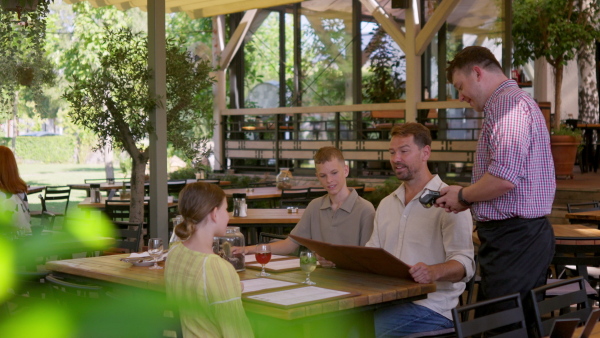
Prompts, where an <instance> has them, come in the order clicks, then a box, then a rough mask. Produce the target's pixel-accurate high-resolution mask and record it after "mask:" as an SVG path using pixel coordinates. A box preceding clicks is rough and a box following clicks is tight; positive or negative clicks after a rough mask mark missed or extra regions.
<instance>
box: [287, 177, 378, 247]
mask: <svg viewBox="0 0 600 338" xmlns="http://www.w3.org/2000/svg"><path fill="white" fill-rule="evenodd" d="M350 190H352V192H351V193H350V196H348V198H346V200H345V201H344V203H343V204H342V206H341V207H339V208H338V209H337V210H335V211H333V209H332V208H331V200H330V199H329V195H325V196H322V197H318V198H315V199H314V200H312V201H311V202H310V203H309V204H308V207H306V211H304V215H302V218H301V219H300V222H298V224H296V226H295V227H294V229H293V230H292V232H291V234H292V235H294V236H300V237H305V238H310V239H314V240H317V241H322V242H328V243H332V244H342V245H359V246H364V245H365V244H366V243H367V241H368V240H369V238H370V237H371V233H372V232H373V217H375V208H374V207H373V204H371V202H369V201H367V200H365V199H364V198H362V197H360V196H358V193H357V192H356V190H354V189H352V188H350ZM290 239H291V238H290ZM292 241H293V239H292ZM294 243H296V244H299V243H297V242H295V241H294Z"/></svg>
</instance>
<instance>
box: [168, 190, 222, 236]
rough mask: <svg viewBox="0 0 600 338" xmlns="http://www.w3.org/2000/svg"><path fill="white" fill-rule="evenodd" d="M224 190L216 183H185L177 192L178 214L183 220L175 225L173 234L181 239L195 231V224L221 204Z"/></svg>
mask: <svg viewBox="0 0 600 338" xmlns="http://www.w3.org/2000/svg"><path fill="white" fill-rule="evenodd" d="M225 197H226V196H225V192H223V189H221V188H219V187H218V186H217V185H216V184H211V183H205V182H196V183H191V184H187V185H186V186H185V187H184V188H183V190H181V192H180V193H179V207H178V208H179V214H181V216H183V222H181V223H179V224H178V225H177V226H176V227H175V234H176V235H177V237H179V238H181V239H186V238H189V237H190V236H191V235H193V234H194V232H196V225H197V224H198V223H200V222H202V220H204V219H205V218H206V217H207V216H208V215H209V214H210V213H211V211H213V210H214V209H215V208H218V207H219V206H221V203H223V200H224V199H225Z"/></svg>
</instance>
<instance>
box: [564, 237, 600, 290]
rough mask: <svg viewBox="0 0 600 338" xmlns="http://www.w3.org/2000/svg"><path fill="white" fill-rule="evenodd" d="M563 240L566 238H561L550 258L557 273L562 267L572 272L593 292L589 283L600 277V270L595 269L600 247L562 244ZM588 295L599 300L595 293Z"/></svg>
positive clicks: (599, 259) (599, 255) (599, 262)
mask: <svg viewBox="0 0 600 338" xmlns="http://www.w3.org/2000/svg"><path fill="white" fill-rule="evenodd" d="M579 239H581V238H579ZM563 240H568V238H562V237H561V242H560V243H557V244H556V246H555V249H554V257H553V258H552V264H553V265H554V266H555V267H556V271H557V273H558V271H560V270H561V268H562V267H566V268H567V269H569V270H570V271H574V274H575V275H576V276H581V277H583V278H584V283H585V284H587V289H588V290H590V289H591V290H594V289H593V288H592V287H591V286H589V283H590V282H591V281H595V282H598V279H599V277H600V276H599V274H600V268H597V266H600V245H595V244H590V245H584V244H564V242H563ZM574 240H576V238H574ZM588 295H589V297H590V298H593V299H596V300H598V299H599V298H600V297H599V296H598V294H597V293H596V292H595V291H594V292H593V293H588Z"/></svg>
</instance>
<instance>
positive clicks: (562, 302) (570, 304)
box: [531, 276, 591, 337]
mask: <svg viewBox="0 0 600 338" xmlns="http://www.w3.org/2000/svg"><path fill="white" fill-rule="evenodd" d="M564 286H571V287H572V288H571V290H572V291H571V292H568V293H565V294H561V295H558V296H554V297H547V295H548V293H549V292H551V291H552V290H553V289H556V288H562V287H564ZM531 299H532V301H533V308H534V311H535V318H536V329H537V330H538V335H539V336H540V337H542V336H547V335H549V334H550V329H551V328H552V325H553V324H554V322H555V321H556V320H557V319H559V318H560V319H571V318H578V319H579V320H580V322H581V323H585V321H586V320H587V318H588V316H589V315H590V312H591V306H590V304H589V301H588V298H587V294H586V286H585V280H584V279H583V277H581V276H579V277H577V278H571V279H566V280H563V281H560V282H556V283H552V284H547V285H543V286H540V287H537V288H535V289H533V290H531ZM537 299H542V300H537ZM536 300H537V301H536ZM574 306H575V307H574ZM558 310H560V313H559V315H556V311H558Z"/></svg>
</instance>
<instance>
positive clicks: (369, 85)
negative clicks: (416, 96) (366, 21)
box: [363, 27, 406, 103]
mask: <svg viewBox="0 0 600 338" xmlns="http://www.w3.org/2000/svg"><path fill="white" fill-rule="evenodd" d="M373 39H374V41H377V43H374V44H371V45H370V46H369V48H368V50H367V51H366V52H368V53H370V54H371V59H370V65H369V74H368V75H367V76H365V80H364V81H363V83H364V85H363V98H364V102H365V103H387V102H390V100H397V99H400V98H402V97H403V96H404V93H405V91H406V88H405V81H404V80H403V76H402V73H401V71H402V70H404V69H405V68H406V62H405V61H406V60H405V58H406V57H405V55H400V53H399V50H397V49H394V48H392V41H390V40H391V38H390V37H389V36H388V35H387V34H386V33H385V31H384V30H383V29H381V28H379V27H375V29H373Z"/></svg>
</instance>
